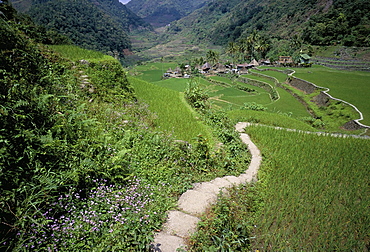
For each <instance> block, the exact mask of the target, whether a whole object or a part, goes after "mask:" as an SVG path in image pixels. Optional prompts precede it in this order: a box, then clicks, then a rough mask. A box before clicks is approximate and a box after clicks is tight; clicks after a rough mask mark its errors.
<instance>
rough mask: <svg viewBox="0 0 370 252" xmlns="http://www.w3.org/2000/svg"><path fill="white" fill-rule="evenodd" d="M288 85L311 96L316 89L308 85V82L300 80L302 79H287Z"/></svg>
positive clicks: (310, 84)
mask: <svg viewBox="0 0 370 252" xmlns="http://www.w3.org/2000/svg"><path fill="white" fill-rule="evenodd" d="M288 83H289V85H291V86H292V87H295V88H297V89H299V90H301V91H303V92H305V93H306V94H312V93H313V92H315V91H316V89H317V87H316V86H315V85H313V84H312V83H310V82H308V81H305V80H302V79H299V78H296V77H293V76H291V77H290V78H288Z"/></svg>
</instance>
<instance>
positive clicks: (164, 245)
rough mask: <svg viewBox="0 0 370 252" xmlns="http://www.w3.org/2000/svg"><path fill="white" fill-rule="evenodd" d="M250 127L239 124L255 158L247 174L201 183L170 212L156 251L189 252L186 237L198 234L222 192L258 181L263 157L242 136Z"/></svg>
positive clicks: (247, 137) (154, 245)
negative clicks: (201, 219) (204, 218)
mask: <svg viewBox="0 0 370 252" xmlns="http://www.w3.org/2000/svg"><path fill="white" fill-rule="evenodd" d="M247 126H248V124H247V123H243V122H242V123H238V124H236V125H235V128H236V130H237V131H238V132H240V138H241V139H242V141H243V143H245V144H246V145H247V146H248V149H249V151H250V153H251V155H252V159H251V163H250V165H249V167H248V169H247V170H246V171H245V173H243V174H241V175H240V176H238V177H235V176H226V177H223V178H216V179H214V180H212V181H210V182H203V183H197V184H195V186H194V188H193V189H191V190H188V191H186V192H185V193H184V194H183V195H182V196H181V197H180V199H179V201H178V209H179V210H173V211H170V212H169V213H168V219H167V222H166V223H165V224H164V228H163V230H162V231H161V232H159V233H157V234H156V235H155V239H154V242H155V244H152V250H153V251H161V252H175V251H176V250H177V249H183V250H184V251H186V247H185V240H186V238H188V237H190V236H191V235H192V234H193V233H194V232H195V231H196V227H197V223H198V222H199V221H200V219H199V217H200V215H202V214H203V213H204V212H205V211H206V209H207V208H209V207H210V206H211V204H213V203H215V202H216V201H217V195H218V194H219V192H220V191H221V190H225V188H229V187H232V186H233V185H239V184H243V183H248V182H252V181H255V180H257V171H258V169H259V167H260V164H261V161H262V156H261V153H260V151H259V149H258V148H257V146H256V145H255V144H254V143H253V142H252V141H251V140H250V138H249V136H248V135H247V134H245V133H242V132H243V131H244V128H245V127H247Z"/></svg>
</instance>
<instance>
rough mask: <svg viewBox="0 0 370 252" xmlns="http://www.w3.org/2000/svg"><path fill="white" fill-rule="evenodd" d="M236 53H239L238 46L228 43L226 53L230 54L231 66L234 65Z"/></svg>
mask: <svg viewBox="0 0 370 252" xmlns="http://www.w3.org/2000/svg"><path fill="white" fill-rule="evenodd" d="M238 51H239V46H238V45H237V44H236V43H235V42H229V44H228V46H227V49H226V52H227V53H228V54H230V56H231V58H232V61H233V62H232V63H233V64H234V63H235V60H236V57H237V53H238Z"/></svg>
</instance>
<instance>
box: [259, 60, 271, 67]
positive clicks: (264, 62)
mask: <svg viewBox="0 0 370 252" xmlns="http://www.w3.org/2000/svg"><path fill="white" fill-rule="evenodd" d="M258 64H260V66H270V65H271V61H270V60H269V59H260V60H259V61H258Z"/></svg>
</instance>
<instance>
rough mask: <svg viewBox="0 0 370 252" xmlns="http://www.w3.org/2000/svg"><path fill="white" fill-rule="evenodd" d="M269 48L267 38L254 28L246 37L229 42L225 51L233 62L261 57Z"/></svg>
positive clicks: (264, 55)
mask: <svg viewBox="0 0 370 252" xmlns="http://www.w3.org/2000/svg"><path fill="white" fill-rule="evenodd" d="M269 49H270V45H269V44H268V42H267V39H266V38H265V37H264V36H261V35H260V34H258V33H257V31H256V30H254V31H253V32H252V33H251V34H250V35H249V36H248V37H246V38H243V39H240V40H239V41H237V42H230V43H229V44H228V47H227V49H226V52H227V53H228V54H229V55H230V56H231V58H232V59H233V62H236V61H248V60H249V61H250V60H252V59H256V60H259V59H263V58H265V57H266V54H267V52H268V50H269Z"/></svg>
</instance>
